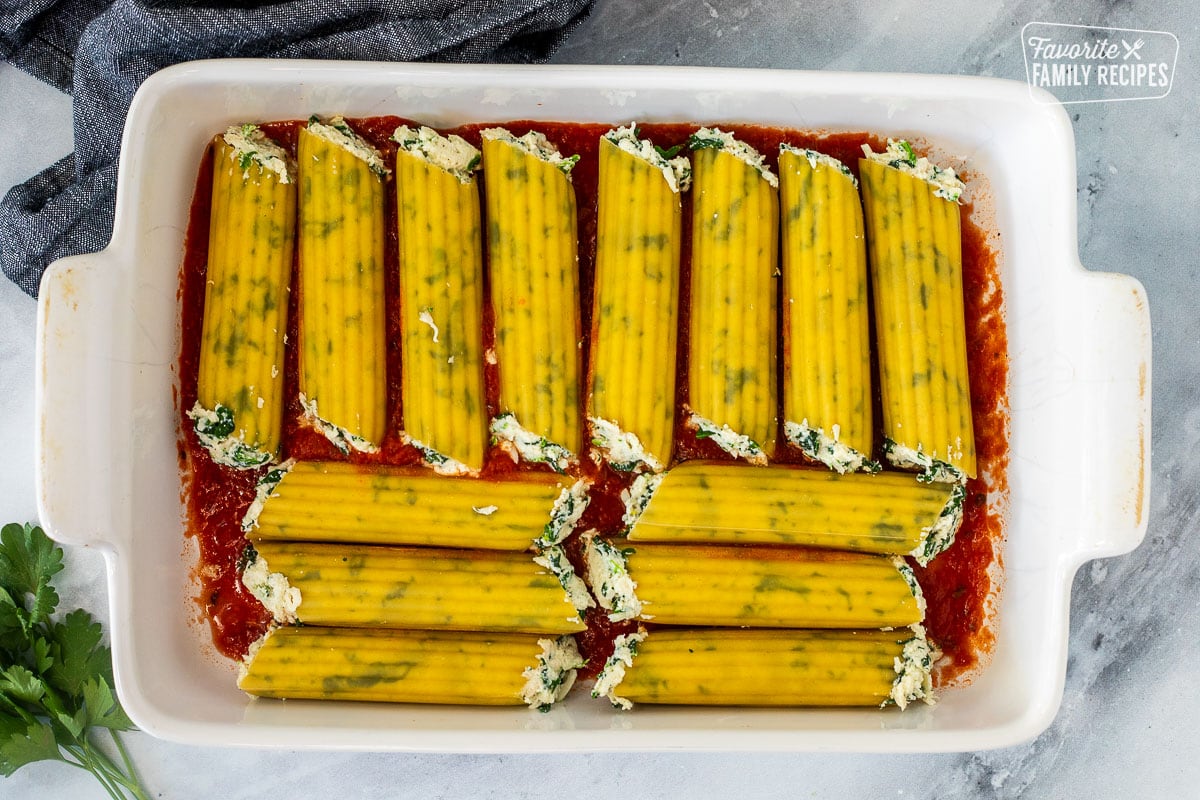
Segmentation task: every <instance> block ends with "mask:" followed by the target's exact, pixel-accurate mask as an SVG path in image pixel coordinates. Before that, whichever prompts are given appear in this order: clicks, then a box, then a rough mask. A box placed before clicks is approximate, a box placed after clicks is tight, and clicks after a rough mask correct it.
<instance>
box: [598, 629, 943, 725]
mask: <svg viewBox="0 0 1200 800" xmlns="http://www.w3.org/2000/svg"><path fill="white" fill-rule="evenodd" d="M933 660H934V655H933V650H932V648H931V647H930V645H929V643H928V642H927V641H926V639H925V634H924V631H923V630H922V629H921V628H920V626H915V627H914V629H912V630H910V629H908V628H903V629H899V630H896V631H796V630H770V631H765V630H762V631H760V630H722V629H719V628H718V629H708V630H704V629H700V630H669V629H656V630H654V631H653V632H650V633H646V632H644V631H641V632H638V633H633V634H628V635H624V636H619V637H617V641H616V646H615V649H614V652H613V655H612V656H611V657H610V658H609V659H608V661H606V662H605V666H604V669H603V670H602V671H601V673H600V676H599V677H598V678H597V679H596V685H595V688H594V689H593V690H592V696H593V697H606V698H608V699H609V701H611V702H612V704H613V705H614V706H617V707H618V708H623V709H629V708H631V707H632V706H633V704H634V703H669V704H678V705H708V706H888V705H897V706H899V707H900V708H902V709H903V708H905V707H906V706H907V705H908V704H909V703H912V702H914V701H917V700H924V701H925V702H927V703H932V702H933V682H932V680H931V677H930V669H931V666H932V664H933Z"/></svg>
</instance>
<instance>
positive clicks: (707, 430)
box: [688, 412, 767, 467]
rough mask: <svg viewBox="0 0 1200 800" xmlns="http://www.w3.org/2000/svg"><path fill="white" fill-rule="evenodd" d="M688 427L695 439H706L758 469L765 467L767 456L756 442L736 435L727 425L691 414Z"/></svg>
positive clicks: (742, 435) (739, 434)
mask: <svg viewBox="0 0 1200 800" xmlns="http://www.w3.org/2000/svg"><path fill="white" fill-rule="evenodd" d="M688 425H690V426H691V427H692V428H694V429H695V430H696V438H697V439H708V440H709V441H710V442H712V443H713V444H715V445H716V446H717V447H719V448H721V449H722V450H724V451H725V452H726V453H729V455H731V456H733V457H735V458H743V459H745V460H746V461H749V462H750V463H751V464H756V465H758V466H760V467H762V466H766V464H767V454H766V453H764V452H763V450H762V448H761V447H759V446H758V442H756V441H754V440H753V439H751V438H750V437H749V436H747V435H746V434H744V433H738V432H737V431H735V430H734V429H733V428H731V427H729V425H728V423H727V424H725V425H717V423H715V422H713V421H712V420H710V419H705V418H704V417H702V416H700V415H699V414H697V413H695V412H692V415H691V416H690V417H688Z"/></svg>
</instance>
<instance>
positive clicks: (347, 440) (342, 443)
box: [300, 392, 379, 455]
mask: <svg viewBox="0 0 1200 800" xmlns="http://www.w3.org/2000/svg"><path fill="white" fill-rule="evenodd" d="M300 407H301V408H303V409H304V421H305V422H307V423H308V424H309V425H311V426H312V427H313V428H314V429H316V430H317V431H318V432H319V433H320V434H321V435H322V436H324V437H325V438H326V439H328V440H329V441H330V442H331V443H332V444H333V446H334V447H336V448H337V449H338V450H339V451H341V452H342V453H343V454H346V455H348V454H349V453H350V449H351V448H353V449H355V450H357V451H358V452H360V453H378V452H379V447H378V446H377V445H375V444H372V443H371V442H368V441H367V440H366V439H364V438H362V437H361V436H359V435H357V434H354V433H351V432H350V431H348V430H346V429H345V428H342V427H340V426H338V425H334V424H333V423H332V422H330V421H329V420H327V419H323V418H322V417H321V412H320V411H318V410H317V399H316V398H315V397H314V398H313V399H312V400H309V399H308V397H306V396H305V394H304V392H301V393H300Z"/></svg>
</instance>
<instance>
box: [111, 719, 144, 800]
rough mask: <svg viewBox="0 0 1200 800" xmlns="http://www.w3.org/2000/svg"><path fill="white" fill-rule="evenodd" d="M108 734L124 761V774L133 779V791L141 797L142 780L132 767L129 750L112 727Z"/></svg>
mask: <svg viewBox="0 0 1200 800" xmlns="http://www.w3.org/2000/svg"><path fill="white" fill-rule="evenodd" d="M108 734H109V736H111V737H112V740H113V743H114V744H115V745H116V746H117V752H118V753H120V754H121V760H122V761H124V762H125V774H126V775H128V776H129V779H130V780H131V781H133V783H134V786H136V787H137V788H136V789H134V791H135V792H136V793H137V795H138V797H141V796H142V791H141V786H142V781H141V779H140V778H138V774H137V770H135V769H134V768H133V759H131V758H130V757H129V751H128V750H126V749H125V743H124V742H123V741H121V737H120V736H118V735H117V732H116V731H115V730H113V729H112V728H109V729H108Z"/></svg>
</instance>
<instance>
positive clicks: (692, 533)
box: [625, 461, 965, 564]
mask: <svg viewBox="0 0 1200 800" xmlns="http://www.w3.org/2000/svg"><path fill="white" fill-rule="evenodd" d="M964 496H965V491H964V489H963V488H962V486H960V485H958V484H955V485H946V484H941V483H920V482H918V481H914V480H913V479H912V478H911V477H910V476H908V475H905V474H902V473H896V472H892V473H881V474H879V475H866V474H863V473H850V474H847V475H839V474H838V473H836V472H829V471H826V470H818V469H805V468H797V467H784V466H771V467H765V468H761V469H749V468H746V467H744V466H740V465H738V464H718V463H713V462H703V461H688V462H685V463H683V464H680V465H679V466H677V467H675V468H674V469H672V470H671V471H670V472H668V473H667V474H666V475H665V476H644V477H643V476H639V478H638V479H637V480H636V481H635V482H634V484H633V486H632V487H631V489H630V490H629V492H628V494H627V495H626V497H625V501H626V514H625V522H626V524H627V525H632V527H631V528H630V530H629V538H630V540H632V541H635V542H637V541H650V542H690V543H698V544H705V543H712V544H716V543H733V544H788V545H804V546H809V547H828V548H832V549H837V550H856V551H861V552H867V553H885V554H904V553H908V554H911V555H912V556H914V557H915V558H916V559H917V560H918V561H919V562H920V563H922V564H925V563H927V562H928V561H929V560H930V559H932V558H933V557H934V556H936V555H937V554H938V553H940V552H942V551H943V550H945V549H946V548H947V547H949V546H950V545H951V544H952V543H953V542H954V534H955V533H957V531H958V528H959V525H960V524H961V523H962V514H963V510H962V504H963V498H964Z"/></svg>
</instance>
